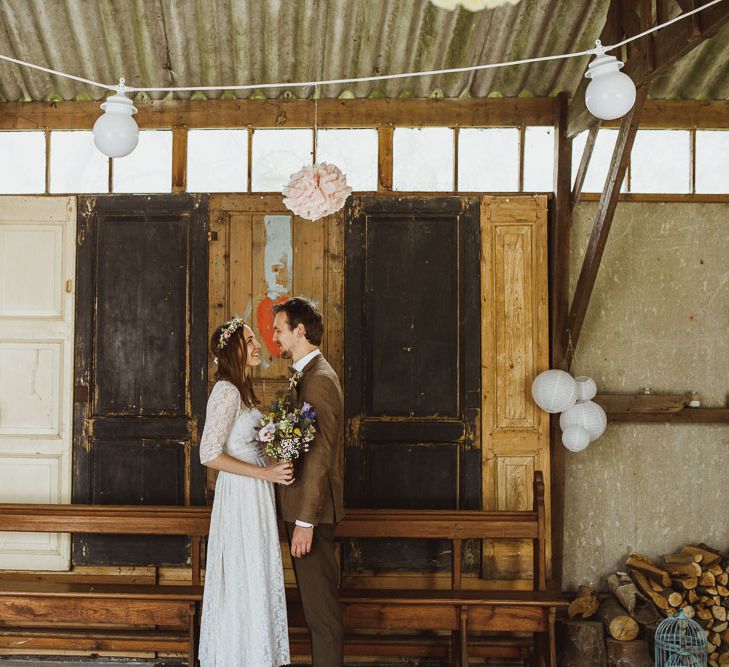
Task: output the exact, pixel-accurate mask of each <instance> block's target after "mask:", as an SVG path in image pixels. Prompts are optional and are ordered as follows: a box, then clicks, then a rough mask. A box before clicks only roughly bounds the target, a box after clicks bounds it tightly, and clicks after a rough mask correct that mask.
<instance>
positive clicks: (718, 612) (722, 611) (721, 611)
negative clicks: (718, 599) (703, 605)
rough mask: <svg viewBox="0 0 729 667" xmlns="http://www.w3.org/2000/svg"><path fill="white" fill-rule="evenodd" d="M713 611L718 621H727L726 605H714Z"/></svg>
mask: <svg viewBox="0 0 729 667" xmlns="http://www.w3.org/2000/svg"><path fill="white" fill-rule="evenodd" d="M711 613H712V614H713V615H714V618H715V619H716V620H717V621H726V607H720V606H719V605H714V606H713V607H712V608H711Z"/></svg>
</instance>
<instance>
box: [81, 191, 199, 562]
mask: <svg viewBox="0 0 729 667" xmlns="http://www.w3.org/2000/svg"><path fill="white" fill-rule="evenodd" d="M206 206H207V201H206V199H205V198H204V197H200V196H188V195H166V196H126V195H124V196H118V195H117V196H104V197H82V198H80V200H79V208H80V211H81V215H80V220H79V235H78V273H77V276H78V279H77V280H78V295H77V302H76V321H77V334H76V411H75V424H74V426H75V432H74V493H73V497H74V502H77V503H98V504H141V505H145V504H149V505H189V504H192V505H197V504H203V502H204V488H205V481H204V478H205V475H204V471H203V468H202V466H201V465H200V462H199V456H198V451H197V446H198V442H199V433H200V429H201V428H202V420H203V418H204V410H205V400H206V398H205V397H206V391H205V390H206V372H207V361H206V360H207V210H206ZM73 552H74V562H75V563H77V564H78V563H84V564H91V563H94V564H112V563H113V564H121V563H125V564H134V565H137V564H139V565H141V564H149V565H152V564H156V565H160V564H165V563H180V562H184V561H185V560H186V559H187V557H188V554H187V546H186V543H185V540H183V539H180V538H149V537H145V538H143V539H142V538H136V537H129V538H117V537H113V538H111V537H104V536H77V537H76V538H75V539H74V547H73Z"/></svg>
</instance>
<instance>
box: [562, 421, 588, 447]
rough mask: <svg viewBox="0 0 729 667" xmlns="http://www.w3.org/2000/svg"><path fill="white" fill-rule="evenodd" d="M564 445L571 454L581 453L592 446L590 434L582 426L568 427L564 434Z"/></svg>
mask: <svg viewBox="0 0 729 667" xmlns="http://www.w3.org/2000/svg"><path fill="white" fill-rule="evenodd" d="M562 444H563V445H564V446H565V447H566V448H567V449H569V450H570V451H571V452H581V451H582V450H583V449H585V447H587V445H589V444H590V434H589V433H588V432H587V431H586V430H585V429H584V428H582V426H568V427H567V428H566V429H565V430H564V432H563V433H562Z"/></svg>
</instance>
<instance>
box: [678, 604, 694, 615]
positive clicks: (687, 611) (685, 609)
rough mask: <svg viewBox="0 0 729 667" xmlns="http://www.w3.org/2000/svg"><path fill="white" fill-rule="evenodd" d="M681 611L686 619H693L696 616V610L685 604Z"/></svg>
mask: <svg viewBox="0 0 729 667" xmlns="http://www.w3.org/2000/svg"><path fill="white" fill-rule="evenodd" d="M681 611H682V612H683V614H684V616H685V617H686V618H693V617H694V616H696V609H695V608H694V607H693V606H692V605H690V604H685V605H684V606H683V607H681Z"/></svg>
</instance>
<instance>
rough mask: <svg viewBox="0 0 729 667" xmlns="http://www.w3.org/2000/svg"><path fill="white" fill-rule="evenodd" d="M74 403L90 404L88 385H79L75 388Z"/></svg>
mask: <svg viewBox="0 0 729 667" xmlns="http://www.w3.org/2000/svg"><path fill="white" fill-rule="evenodd" d="M73 402H74V403H88V402H89V386H88V385H87V384H77V385H76V386H74V388H73Z"/></svg>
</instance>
